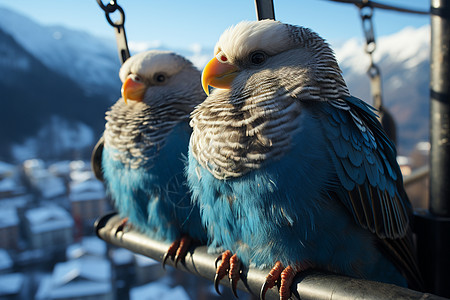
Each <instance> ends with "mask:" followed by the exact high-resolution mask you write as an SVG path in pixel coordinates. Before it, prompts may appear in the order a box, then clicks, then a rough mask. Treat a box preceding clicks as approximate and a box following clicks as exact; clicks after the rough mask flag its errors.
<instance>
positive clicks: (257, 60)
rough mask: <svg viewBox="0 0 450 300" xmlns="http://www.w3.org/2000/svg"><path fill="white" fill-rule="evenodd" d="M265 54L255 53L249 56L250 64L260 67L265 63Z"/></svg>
mask: <svg viewBox="0 0 450 300" xmlns="http://www.w3.org/2000/svg"><path fill="white" fill-rule="evenodd" d="M266 58H267V56H266V54H265V53H264V52H262V51H255V52H253V53H252V54H250V61H251V62H252V64H254V65H260V64H262V63H263V62H265V61H266Z"/></svg>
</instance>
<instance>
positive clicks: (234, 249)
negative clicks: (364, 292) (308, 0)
mask: <svg viewBox="0 0 450 300" xmlns="http://www.w3.org/2000/svg"><path fill="white" fill-rule="evenodd" d="M214 54H215V58H213V59H212V60H211V61H210V62H209V63H208V64H207V66H206V67H205V69H204V71H203V75H202V82H203V86H204V89H205V91H207V88H208V85H210V86H213V87H217V88H218V89H215V90H214V91H212V92H211V94H210V95H209V97H208V98H207V99H206V100H205V101H204V102H203V103H201V104H200V105H199V106H198V107H197V108H196V109H195V110H194V112H193V113H192V120H191V123H190V124H191V126H192V127H193V133H192V136H191V140H190V144H189V166H188V170H187V174H188V182H189V186H190V188H191V192H192V195H193V202H194V203H195V204H198V205H199V206H200V212H201V218H202V222H203V224H204V225H205V228H206V230H207V233H208V237H209V243H210V246H209V248H210V250H211V251H215V250H216V251H225V250H229V251H231V252H229V251H226V252H225V253H224V254H223V256H222V265H221V266H219V267H218V270H217V272H218V274H217V276H216V277H218V278H217V280H220V277H222V276H223V275H224V274H225V275H226V273H227V272H228V273H229V277H230V280H232V281H233V282H232V284H233V285H234V287H233V288H234V289H235V285H236V281H237V279H239V269H238V268H239V263H238V262H240V263H241V264H243V265H244V266H246V267H248V266H249V265H255V266H256V267H261V268H262V267H272V266H274V267H273V269H272V271H271V272H270V275H268V277H267V279H266V284H265V285H264V286H263V288H262V293H261V294H262V297H264V294H265V291H266V290H267V288H270V287H272V286H273V285H274V284H275V282H276V281H278V280H279V281H280V282H281V287H280V296H281V298H282V299H285V298H286V297H289V295H290V290H289V287H290V284H291V280H292V278H293V277H294V275H295V274H296V273H297V272H299V271H302V270H304V269H307V268H311V267H312V268H317V269H322V270H326V271H331V272H336V273H341V274H345V275H348V276H353V277H358V278H366V279H370V280H376V281H382V282H388V283H394V284H398V285H402V286H406V285H407V284H410V286H411V287H413V288H417V287H420V284H421V277H420V274H419V271H418V267H417V264H416V258H415V254H414V253H415V251H414V247H413V243H412V236H411V228H410V218H411V212H412V211H411V205H410V203H409V200H408V198H407V195H406V193H405V191H404V189H403V183H402V175H401V173H400V169H399V166H398V164H397V162H396V150H395V148H394V145H393V144H392V142H391V141H390V140H389V139H388V138H387V136H386V134H385V132H384V131H383V129H382V128H381V126H380V124H379V121H378V120H377V116H376V114H375V113H374V111H373V109H372V108H371V107H370V106H368V105H367V104H366V103H364V102H363V101H361V100H360V99H357V98H355V97H352V96H351V95H350V93H349V91H348V89H347V86H346V84H345V81H344V79H343V77H342V75H341V70H340V68H339V66H338V64H337V62H336V59H335V56H334V53H333V51H332V49H331V48H330V47H329V45H328V44H327V43H326V42H325V41H324V40H323V39H322V38H321V37H320V36H318V35H317V34H316V33H314V32H313V31H311V30H310V29H307V28H303V27H298V26H293V25H288V24H283V23H281V22H276V21H272V20H264V21H255V22H241V23H239V24H237V25H236V26H234V27H231V28H229V29H228V30H226V31H225V32H224V33H223V34H222V36H221V37H220V39H219V41H218V42H217V44H216V47H215V52H214ZM231 253H234V255H233V256H232V257H231V258H230V256H231ZM224 260H225V263H224ZM236 274H237V275H236Z"/></svg>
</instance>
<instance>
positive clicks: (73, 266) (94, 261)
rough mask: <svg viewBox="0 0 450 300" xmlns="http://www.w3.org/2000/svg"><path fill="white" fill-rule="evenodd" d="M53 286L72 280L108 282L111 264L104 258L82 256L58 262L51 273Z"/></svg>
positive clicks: (65, 283)
mask: <svg viewBox="0 0 450 300" xmlns="http://www.w3.org/2000/svg"><path fill="white" fill-rule="evenodd" d="M52 280H53V285H54V287H60V286H63V285H67V284H69V283H70V282H72V281H75V280H76V281H81V280H83V281H94V282H109V281H110V280H111V265H110V263H109V261H108V260H107V259H105V258H93V257H82V258H79V259H74V260H69V261H67V262H63V263H58V264H56V265H55V268H54V269H53V275H52Z"/></svg>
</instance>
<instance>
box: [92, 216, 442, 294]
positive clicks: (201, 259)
mask: <svg viewBox="0 0 450 300" xmlns="http://www.w3.org/2000/svg"><path fill="white" fill-rule="evenodd" d="M120 224H121V219H120V218H119V216H118V215H117V214H108V215H105V216H103V217H101V218H99V219H98V220H97V222H96V224H95V230H96V233H97V236H98V237H100V238H101V239H103V240H105V241H106V242H108V243H111V244H113V245H116V246H119V247H123V248H127V249H129V250H131V251H133V252H136V253H140V254H142V255H145V256H148V257H151V258H153V259H156V260H158V261H162V259H163V256H164V254H165V252H166V251H167V249H168V247H169V246H170V245H169V244H165V243H161V242H159V241H157V240H153V239H150V238H149V237H148V236H146V235H144V234H142V233H139V232H138V231H136V230H135V229H133V228H131V229H127V230H126V231H125V232H121V233H119V234H116V229H117V226H119V225H120ZM216 257H217V255H212V254H208V253H207V249H206V246H197V247H195V248H192V249H190V251H189V252H188V254H187V255H186V258H185V260H184V262H181V263H179V264H178V269H180V270H182V271H186V272H190V273H192V274H194V275H196V276H202V277H204V278H206V279H209V280H213V278H214V275H215V273H216V269H215V266H214V261H215V259H216ZM167 265H171V266H173V265H174V264H173V261H172V260H170V259H169V260H167ZM269 271H270V269H264V270H261V269H255V268H250V269H249V270H243V272H242V274H241V279H240V280H239V281H238V286H237V287H238V289H240V290H242V291H245V292H248V293H250V294H252V295H259V291H260V289H261V286H262V284H263V282H264V280H265V277H266V275H267V274H268V272H269ZM220 283H221V284H223V285H225V286H227V287H230V283H229V281H228V280H226V279H223V280H222V281H221V282H220ZM291 289H292V293H293V295H294V297H292V298H293V299H295V296H297V298H300V299H302V300H320V299H334V300H344V299H345V300H351V299H367V300H372V299H373V300H374V299H405V300H406V299H409V300H411V299H417V300H419V299H429V300H439V299H442V300H444V298H442V297H438V296H436V295H432V294H423V293H420V292H416V291H413V290H409V289H406V288H402V287H398V286H396V285H392V284H385V283H380V282H374V281H368V280H363V279H355V278H350V277H346V276H341V275H336V274H329V273H323V272H318V271H305V272H302V273H300V274H299V275H298V276H296V277H295V279H294V282H293V284H292V287H291ZM279 298H280V296H279V294H278V290H277V287H273V288H272V289H270V290H268V291H267V294H266V299H268V300H269V299H276V300H278V299H279Z"/></svg>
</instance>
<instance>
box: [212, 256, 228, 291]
mask: <svg viewBox="0 0 450 300" xmlns="http://www.w3.org/2000/svg"><path fill="white" fill-rule="evenodd" d="M230 257H231V251H230V250H227V251H225V252H224V253H222V254H221V255H219V256H218V257H217V259H216V262H215V265H216V276H215V277H214V288H215V289H216V292H217V294H219V295H222V294H221V293H220V291H219V282H220V280H222V278H224V277H225V275H227V273H228V271H229V269H230ZM219 260H222V262H221V263H220V265H219V266H217V263H218V262H219Z"/></svg>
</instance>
